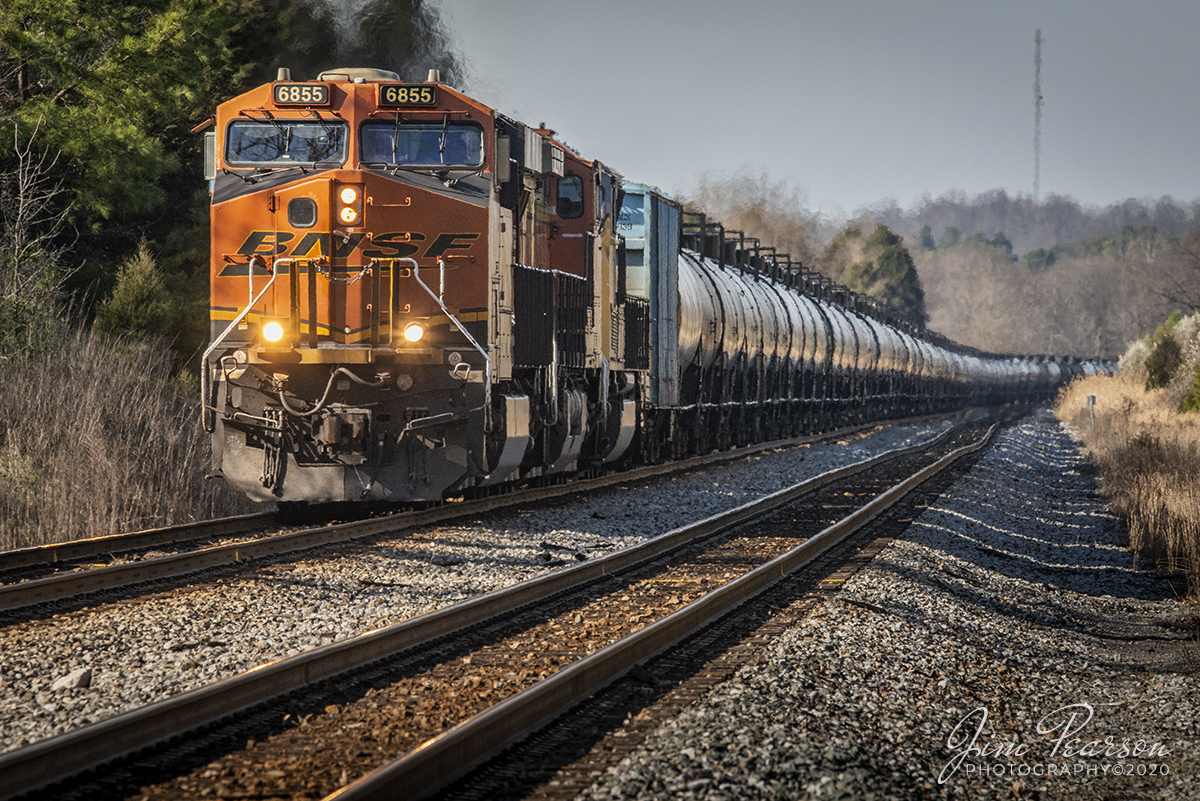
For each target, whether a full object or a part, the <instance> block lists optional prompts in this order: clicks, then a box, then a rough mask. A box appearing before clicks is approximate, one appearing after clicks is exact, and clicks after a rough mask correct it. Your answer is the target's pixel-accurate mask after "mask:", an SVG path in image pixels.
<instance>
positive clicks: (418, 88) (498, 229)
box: [202, 68, 1064, 504]
mask: <svg viewBox="0 0 1200 801" xmlns="http://www.w3.org/2000/svg"><path fill="white" fill-rule="evenodd" d="M202 127H203V126H202ZM207 127H208V129H209V130H207V131H206V133H205V142H206V148H205V153H206V169H207V175H208V178H209V180H210V186H211V189H212V208H211V216H212V228H211V254H212V261H211V269H210V278H211V304H210V319H211V344H210V345H209V347H208V349H207V350H206V352H205V354H204V359H203V370H202V393H203V424H204V426H205V428H206V429H207V430H208V431H209V432H211V434H212V444H213V466H214V472H215V473H216V474H218V475H222V476H224V478H225V479H227V480H228V481H230V482H231V483H233V484H234V485H235V486H237V487H239V488H241V489H242V490H244V491H245V492H246V493H248V494H249V495H250V496H251V497H253V498H255V499H258V500H275V501H279V502H281V503H285V504H290V503H301V502H308V503H321V502H335V501H368V500H370V501H398V502H406V501H435V500H439V499H442V498H443V497H445V496H446V495H447V494H449V493H456V492H464V491H472V490H473V489H474V488H486V487H490V486H494V485H499V484H504V483H508V482H513V481H518V480H528V479H534V478H537V477H544V476H566V475H570V474H573V473H576V472H579V471H581V470H589V469H600V468H603V467H604V466H605V465H616V464H617V463H619V462H623V461H631V460H643V461H657V460H664V459H672V458H679V457H682V456H685V455H688V454H692V453H699V452H704V451H707V450H711V449H717V448H728V447H731V446H734V445H739V444H745V443H748V442H752V441H762V440H765V439H772V438H779V437H786V436H792V435H797V434H800V433H802V432H809V431H815V430H821V429H828V428H831V427H835V426H839V425H845V424H848V423H853V422H860V421H865V420H868V419H874V418H882V417H888V416H896V415H903V414H911V413H915V412H929V411H937V410H945V409H950V408H955V407H960V406H963V405H965V404H970V403H1008V402H1013V401H1024V400H1033V399H1038V398H1044V397H1046V396H1047V395H1048V394H1049V393H1051V392H1053V391H1054V389H1055V388H1056V387H1057V386H1058V385H1059V384H1060V383H1061V382H1062V381H1063V380H1064V372H1063V369H1062V367H1061V366H1060V365H1059V364H1057V363H1055V362H1052V361H1045V360H1036V361H1031V360H1023V359H1000V358H990V357H985V356H982V355H978V354H972V353H967V352H964V351H961V350H956V349H954V348H953V347H950V346H949V343H936V342H934V341H932V340H930V339H929V338H927V337H924V336H922V335H921V334H920V332H918V331H915V330H912V329H909V328H906V327H904V326H903V325H900V324H898V323H897V321H895V320H892V319H889V318H888V316H887V315H886V314H885V313H884V312H883V311H882V310H881V309H879V308H878V307H876V306H873V305H871V304H870V302H869V301H868V300H866V299H864V298H860V297H855V296H853V295H851V294H849V293H846V292H844V291H843V290H839V289H837V288H836V287H832V286H831V285H830V284H829V283H828V281H825V280H823V279H821V278H820V276H817V275H815V274H811V273H808V272H806V271H805V270H804V269H803V268H802V266H801V265H800V264H798V263H796V262H793V261H792V259H791V258H789V257H787V256H786V255H782V254H777V253H775V252H774V251H772V250H771V249H769V248H764V247H762V246H761V245H760V244H759V243H758V242H757V241H755V240H748V239H746V238H745V237H744V236H742V235H740V234H737V233H736V232H729V231H725V230H724V229H722V228H721V226H720V225H719V224H715V223H712V222H710V221H708V220H706V219H704V218H702V217H699V216H697V215H688V214H684V213H683V212H682V210H681V209H680V207H679V206H678V205H677V204H675V203H674V202H673V201H672V200H671V199H670V198H668V197H666V196H665V195H663V194H662V193H660V192H657V191H655V190H654V189H652V188H651V187H649V186H645V185H641V184H634V183H630V182H626V181H624V180H623V178H622V176H621V175H620V174H619V173H618V172H616V171H615V170H613V169H612V168H611V167H609V166H607V165H605V164H603V163H601V162H599V161H589V160H587V159H584V158H583V157H582V156H581V155H580V154H578V153H576V152H575V151H573V150H572V149H570V148H568V147H566V146H565V145H564V144H563V143H561V142H559V141H558V140H556V139H555V135H554V132H553V131H551V130H549V129H547V128H545V127H538V128H532V127H530V126H528V125H525V124H523V123H521V122H518V121H516V120H513V119H510V118H509V117H506V116H504V115H503V114H501V113H499V112H497V111H495V110H493V109H491V108H488V107H487V106H485V105H483V104H482V103H479V102H478V101H476V100H474V99H473V98H471V97H468V96H467V95H465V94H463V93H462V92H459V91H457V90H455V89H454V88H452V87H450V86H447V85H445V84H443V83H441V82H440V81H439V80H438V76H437V75H436V73H435V72H431V74H430V77H429V80H428V81H426V82H425V83H406V82H403V81H401V80H400V79H399V77H398V76H397V75H396V74H394V73H390V72H385V71H381V70H374V69H361V68H355V69H338V70H333V71H329V72H325V73H322V74H321V75H319V76H318V77H317V79H316V80H314V81H293V80H292V79H291V77H290V75H289V74H288V73H287V71H286V70H281V71H280V75H279V78H278V80H276V81H273V82H271V83H269V84H266V85H263V86H260V87H258V88H255V89H252V90H250V91H249V92H247V93H245V94H243V95H240V96H238V97H236V98H233V99H232V100H229V101H228V102H226V103H223V104H221V105H220V106H219V107H218V109H217V112H216V115H215V117H214V118H213V120H212V121H211V122H210V124H209V125H208V126H207Z"/></svg>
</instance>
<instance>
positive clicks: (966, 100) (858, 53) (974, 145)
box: [438, 0, 1200, 217]
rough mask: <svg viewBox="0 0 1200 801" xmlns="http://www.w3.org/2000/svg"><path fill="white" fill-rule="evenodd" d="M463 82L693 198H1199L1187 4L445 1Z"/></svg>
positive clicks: (849, 207) (832, 206)
mask: <svg viewBox="0 0 1200 801" xmlns="http://www.w3.org/2000/svg"><path fill="white" fill-rule="evenodd" d="M438 4H439V5H440V6H441V8H442V10H443V20H444V22H445V23H446V24H447V27H448V28H449V29H450V31H451V34H452V36H453V37H454V38H455V40H456V41H457V44H458V47H459V49H460V50H461V53H462V55H463V56H464V57H465V60H466V63H467V69H468V85H467V86H464V87H459V88H461V89H464V90H466V91H467V92H468V93H470V94H471V95H472V96H474V97H476V98H477V99H479V100H480V101H481V102H484V103H486V104H488V105H490V106H493V107H495V108H497V109H498V110H500V111H502V112H503V113H505V114H508V115H509V116H512V117H515V118H516V119H519V120H521V121H523V122H525V123H528V124H530V125H536V124H538V123H541V122H545V123H546V124H547V125H548V126H549V127H550V128H553V129H554V130H556V131H557V132H558V138H559V139H560V140H561V141H564V142H565V143H566V144H568V145H570V146H572V147H574V148H575V149H577V150H579V151H580V152H581V153H582V155H583V156H584V157H585V158H589V159H599V160H600V161H602V162H604V163H606V164H610V165H612V166H613V167H614V168H616V169H617V171H619V172H621V173H622V174H623V175H624V176H625V177H626V178H627V179H630V180H635V181H640V182H643V183H649V184H654V185H657V186H659V187H661V188H662V189H664V190H667V191H668V192H672V193H680V192H683V193H686V192H688V191H689V190H690V189H693V188H694V187H695V186H696V183H697V181H698V179H699V177H700V176H701V174H703V173H710V174H712V175H715V176H724V175H731V174H734V173H737V172H741V171H752V172H754V173H756V174H766V175H767V176H769V178H770V179H771V180H772V181H776V182H778V181H783V182H786V184H787V185H788V186H790V187H793V188H797V189H799V190H800V192H801V194H802V196H803V197H804V198H805V199H806V202H807V205H808V207H809V209H810V210H811V211H814V212H820V213H823V214H826V215H829V216H835V217H836V216H849V215H852V214H854V213H855V212H857V211H858V210H859V209H862V208H864V207H868V206H876V205H879V204H881V203H887V202H889V201H890V202H895V203H897V204H899V205H900V206H901V207H903V208H909V207H912V206H913V205H915V204H917V203H919V202H920V200H921V198H922V197H923V196H925V195H931V196H933V197H937V196H940V195H943V194H946V193H947V192H950V191H962V192H965V193H967V194H968V195H975V194H977V193H980V192H984V191H988V190H993V189H1003V190H1005V191H1007V192H1008V193H1010V194H1013V195H1018V194H1019V195H1032V194H1033V188H1034V91H1033V83H1034V32H1035V31H1036V30H1037V29H1039V28H1040V29H1041V31H1042V39H1043V43H1042V68H1041V87H1042V96H1043V98H1044V102H1043V106H1042V120H1041V170H1040V190H1041V191H1040V196H1041V197H1042V198H1043V199H1044V198H1045V197H1046V196H1047V195H1049V194H1058V195H1068V196H1071V197H1073V198H1075V199H1076V200H1078V201H1080V202H1082V203H1085V204H1088V205H1097V206H1105V205H1109V204H1111V203H1116V202H1120V201H1122V200H1125V199H1127V198H1131V197H1132V198H1139V199H1157V198H1159V197H1162V196H1164V195H1171V196H1173V197H1174V198H1176V199H1177V200H1184V201H1191V200H1194V199H1197V198H1200V141H1198V137H1197V134H1200V56H1198V55H1197V44H1196V42H1197V37H1198V35H1200V2H1196V0H1171V1H1168V0H1139V1H1138V2H1113V1H1111V0H1086V1H1083V0H1073V1H1070V2H1068V1H1066V0H1040V2H1026V0H1002V1H1000V2H997V1H996V0H959V1H958V2H951V1H950V0H908V2H900V0H827V1H826V2H816V0H740V2H718V0H438Z"/></svg>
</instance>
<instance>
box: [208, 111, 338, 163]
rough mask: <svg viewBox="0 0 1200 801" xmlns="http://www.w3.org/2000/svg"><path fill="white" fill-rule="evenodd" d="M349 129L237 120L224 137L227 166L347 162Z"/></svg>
mask: <svg viewBox="0 0 1200 801" xmlns="http://www.w3.org/2000/svg"><path fill="white" fill-rule="evenodd" d="M348 130H349V126H348V125H346V124H345V123H344V122H315V121H313V120H307V121H303V120H270V121H259V120H238V121H235V122H233V123H232V124H230V126H229V130H228V132H227V134H226V136H225V161H226V162H227V163H228V164H255V165H257V164H272V165H281V164H317V163H320V162H334V163H337V164H341V163H343V162H344V161H345V160H346V139H347V136H346V134H347V132H348Z"/></svg>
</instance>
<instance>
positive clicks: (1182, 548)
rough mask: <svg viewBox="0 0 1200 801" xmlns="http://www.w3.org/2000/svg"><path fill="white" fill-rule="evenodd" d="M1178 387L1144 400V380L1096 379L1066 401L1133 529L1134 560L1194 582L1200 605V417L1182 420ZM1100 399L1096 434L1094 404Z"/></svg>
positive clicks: (1067, 414) (1066, 394) (1062, 403)
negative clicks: (1093, 398) (1090, 406)
mask: <svg viewBox="0 0 1200 801" xmlns="http://www.w3.org/2000/svg"><path fill="white" fill-rule="evenodd" d="M1180 394H1181V393H1180V391H1179V389H1178V388H1177V387H1169V388H1166V389H1161V390H1154V391H1151V392H1145V391H1143V389H1142V384H1141V383H1140V377H1139V376H1138V375H1137V374H1136V373H1135V374H1133V375H1130V376H1128V377H1124V378H1123V377H1121V376H1115V377H1112V378H1103V377H1093V378H1087V379H1084V380H1081V381H1076V382H1074V383H1072V384H1071V385H1070V386H1069V387H1067V389H1066V390H1064V391H1063V393H1062V394H1061V396H1060V397H1059V402H1058V408H1057V410H1056V412H1057V415H1058V418H1059V419H1060V420H1062V421H1064V422H1066V423H1070V424H1071V425H1073V426H1074V427H1075V428H1076V429H1077V430H1078V432H1079V435H1080V437H1081V438H1082V439H1083V442H1084V445H1085V446H1086V447H1087V450H1088V452H1089V453H1090V455H1091V456H1092V459H1093V460H1094V462H1095V464H1096V467H1097V469H1098V470H1099V472H1100V475H1101V478H1102V483H1103V488H1104V492H1105V494H1106V495H1107V497H1108V499H1109V503H1110V504H1111V506H1112V508H1113V510H1114V511H1115V512H1116V513H1117V514H1118V515H1119V516H1120V517H1121V518H1122V520H1123V521H1124V522H1125V523H1126V525H1127V526H1128V527H1129V546H1130V549H1131V550H1132V551H1133V553H1134V556H1135V558H1137V559H1138V560H1140V561H1141V562H1142V563H1144V564H1153V565H1155V566H1157V567H1159V568H1161V569H1166V570H1172V571H1181V572H1183V573H1184V574H1186V575H1187V578H1188V587H1189V594H1190V595H1191V596H1192V597H1193V598H1195V597H1200V482H1198V481H1197V477H1200V414H1189V413H1180V412H1178V411H1176V409H1177V408H1178V406H1179V396H1180ZM1088 395H1095V396H1096V406H1095V415H1096V428H1095V432H1094V433H1093V431H1092V422H1091V417H1090V415H1089V410H1088V405H1087V396H1088Z"/></svg>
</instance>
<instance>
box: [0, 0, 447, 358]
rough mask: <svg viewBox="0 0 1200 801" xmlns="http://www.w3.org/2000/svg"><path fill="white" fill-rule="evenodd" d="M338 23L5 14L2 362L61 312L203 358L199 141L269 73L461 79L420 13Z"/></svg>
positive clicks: (244, 1)
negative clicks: (435, 74)
mask: <svg viewBox="0 0 1200 801" xmlns="http://www.w3.org/2000/svg"><path fill="white" fill-rule="evenodd" d="M345 8H346V6H345V5H343V4H340V3H337V2H330V1H329V0H318V1H316V2H304V1H303V0H142V1H141V2H135V3H128V4H117V5H113V4H111V3H107V2H100V0H53V1H51V0H6V2H5V3H4V4H3V5H2V6H0V226H2V228H0V356H3V355H13V354H17V353H21V352H27V351H29V350H30V349H31V348H35V347H36V345H37V343H38V342H40V341H43V340H44V339H45V338H46V337H50V336H51V335H52V333H53V331H54V330H55V328H56V326H57V325H58V324H59V320H60V317H61V313H62V311H63V309H64V307H67V306H70V307H72V308H73V309H74V310H75V312H76V313H77V315H80V314H81V315H82V316H83V317H85V318H88V319H90V318H91V317H92V316H93V315H95V316H96V319H97V320H98V322H99V324H100V325H101V326H102V327H107V328H111V329H113V330H131V329H132V330H134V331H135V332H143V333H150V334H158V335H161V336H164V337H167V338H168V339H170V340H171V341H172V342H173V343H174V346H175V348H176V350H177V352H179V353H180V354H181V358H182V359H183V360H186V359H187V358H188V357H189V356H191V355H192V354H193V353H194V351H195V350H196V349H197V347H198V346H199V345H200V343H201V342H202V341H203V340H204V339H205V338H206V337H207V328H208V324H207V305H208V304H207V283H208V280H207V278H208V276H207V265H208V208H207V207H208V192H207V188H206V186H205V184H204V181H203V178H202V154H201V141H200V137H198V136H197V135H195V134H193V133H192V132H191V131H192V128H193V127H194V126H196V125H197V124H198V123H201V122H203V121H204V120H205V119H206V118H208V117H210V116H211V115H212V113H213V110H214V109H215V107H216V105H217V104H218V103H220V102H222V101H224V100H226V99H228V98H229V97H232V96H234V95H236V94H238V93H240V92H242V91H245V90H246V89H248V88H250V87H252V86H255V85H257V84H260V83H262V82H264V81H267V80H272V79H273V78H274V77H275V72H276V69H277V67H281V66H287V67H289V68H290V69H291V70H292V74H293V75H294V76H295V77H296V78H297V79H301V80H303V79H309V78H313V77H315V76H316V74H317V73H318V72H320V71H321V70H324V69H331V68H335V67H338V66H347V65H370V66H379V67H382V68H387V69H392V70H395V71H397V72H399V73H400V74H401V75H402V76H403V77H405V78H407V79H409V80H421V79H423V78H424V75H425V71H426V70H427V69H428V68H430V67H436V68H438V69H440V70H441V71H442V76H443V78H444V79H445V80H447V81H450V82H455V81H458V80H461V79H462V78H463V66H462V60H461V58H460V57H458V56H457V55H456V54H455V51H454V48H453V46H452V42H451V39H450V36H449V34H448V32H447V31H446V29H445V28H444V25H443V23H442V21H441V18H440V16H439V14H438V11H437V8H436V7H435V6H434V5H433V4H432V3H430V2H427V0H370V1H369V2H367V3H365V4H363V5H362V6H361V7H360V9H359V11H358V12H357V14H356V15H355V16H354V17H353V18H349V17H347V16H346V13H345V11H344V9H345ZM122 281H124V282H126V283H127V284H129V285H128V286H124V287H121V286H118V284H119V283H121V282H122ZM106 308H107V310H106Z"/></svg>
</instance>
